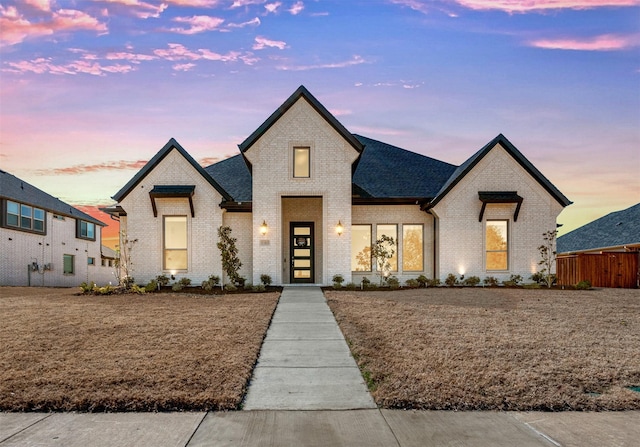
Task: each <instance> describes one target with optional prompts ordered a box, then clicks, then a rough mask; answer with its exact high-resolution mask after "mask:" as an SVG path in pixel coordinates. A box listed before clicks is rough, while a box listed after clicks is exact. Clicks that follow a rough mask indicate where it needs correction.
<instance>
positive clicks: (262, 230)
mask: <svg viewBox="0 0 640 447" xmlns="http://www.w3.org/2000/svg"><path fill="white" fill-rule="evenodd" d="M267 230H268V227H267V222H266V221H265V220H263V221H262V225H260V234H261V235H263V236H264V235H265V234H267Z"/></svg>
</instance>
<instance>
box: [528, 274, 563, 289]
mask: <svg viewBox="0 0 640 447" xmlns="http://www.w3.org/2000/svg"><path fill="white" fill-rule="evenodd" d="M530 278H531V280H532V281H535V282H537V283H538V284H541V285H546V286H549V287H550V286H552V285H554V284H555V283H556V280H557V277H556V275H553V274H552V275H549V276H548V277H547V274H546V273H544V272H536V273H534V274H533V275H531V276H530Z"/></svg>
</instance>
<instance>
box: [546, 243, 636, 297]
mask: <svg viewBox="0 0 640 447" xmlns="http://www.w3.org/2000/svg"><path fill="white" fill-rule="evenodd" d="M639 255H640V254H639V253H638V252H630V253H623V252H602V253H593V254H590V253H580V254H577V255H567V256H558V258H557V259H556V270H557V276H558V285H560V286H571V285H575V284H577V283H579V282H580V281H584V280H588V281H590V282H591V285H592V286H593V287H619V288H620V287H621V288H626V289H633V288H635V287H638V274H639V272H638V256H639Z"/></svg>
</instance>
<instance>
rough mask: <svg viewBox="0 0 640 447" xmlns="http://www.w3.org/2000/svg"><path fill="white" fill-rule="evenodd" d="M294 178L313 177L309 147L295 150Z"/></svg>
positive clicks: (295, 148)
mask: <svg viewBox="0 0 640 447" xmlns="http://www.w3.org/2000/svg"><path fill="white" fill-rule="evenodd" d="M293 176H294V177H295V178H309V177H310V176H311V149H310V148H308V147H294V148H293Z"/></svg>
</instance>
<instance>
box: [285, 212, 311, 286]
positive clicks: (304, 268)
mask: <svg viewBox="0 0 640 447" xmlns="http://www.w3.org/2000/svg"><path fill="white" fill-rule="evenodd" d="M290 230H291V231H290V232H289V234H290V236H289V245H290V254H289V258H290V259H291V282H292V283H314V282H315V280H314V269H313V252H314V245H315V244H314V240H313V222H291V228H290Z"/></svg>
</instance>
